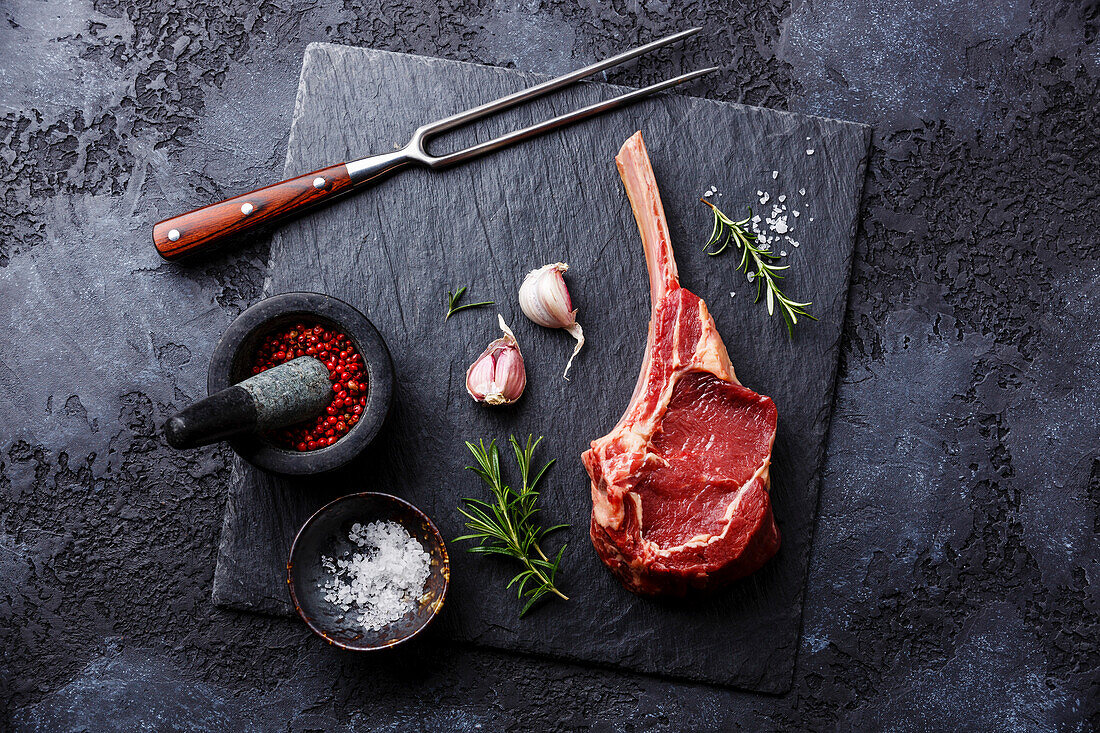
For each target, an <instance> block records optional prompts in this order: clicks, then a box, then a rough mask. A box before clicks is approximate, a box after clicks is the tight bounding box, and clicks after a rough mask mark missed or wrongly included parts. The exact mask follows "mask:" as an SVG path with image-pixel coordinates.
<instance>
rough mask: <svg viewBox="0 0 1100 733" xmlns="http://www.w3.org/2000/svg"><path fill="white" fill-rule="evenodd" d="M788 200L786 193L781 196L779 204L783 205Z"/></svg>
mask: <svg viewBox="0 0 1100 733" xmlns="http://www.w3.org/2000/svg"><path fill="white" fill-rule="evenodd" d="M786 200H787V194H785V193H782V194H779V203H783V202H784V201H786Z"/></svg>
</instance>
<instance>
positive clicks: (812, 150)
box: [806, 148, 814, 155]
mask: <svg viewBox="0 0 1100 733" xmlns="http://www.w3.org/2000/svg"><path fill="white" fill-rule="evenodd" d="M813 154H814V149H813V148H806V155H813Z"/></svg>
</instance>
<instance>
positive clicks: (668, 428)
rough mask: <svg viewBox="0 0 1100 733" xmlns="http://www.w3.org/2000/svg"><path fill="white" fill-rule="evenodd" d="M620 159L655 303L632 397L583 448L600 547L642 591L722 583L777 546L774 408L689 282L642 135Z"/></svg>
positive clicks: (655, 592) (662, 591) (623, 577)
mask: <svg viewBox="0 0 1100 733" xmlns="http://www.w3.org/2000/svg"><path fill="white" fill-rule="evenodd" d="M615 163H616V164H617V165H618V167H619V174H620V175H621V176H622V179H623V184H624V185H625V186H626V193H627V196H629V197H630V205H631V206H632V207H633V209H634V219H635V220H636V221H637V222H638V229H639V231H640V232H641V234H642V245H643V246H644V247H645V258H646V264H647V266H648V268H649V291H650V296H651V297H652V300H653V310H652V312H651V315H650V321H649V339H648V341H647V342H646V350H645V360H644V361H643V362H642V373H641V374H640V375H639V376H638V384H637V386H636V387H635V388H634V396H633V397H631V398H630V404H629V405H628V406H627V408H626V412H625V413H623V416H622V419H620V420H619V423H618V425H616V426H615V427H614V428H613V429H612V430H611V432H610V433H608V434H607V435H605V436H604V437H602V438H600V439H598V440H594V441H592V447H591V449H590V450H588V451H586V452H585V453H584V455H583V456H582V460H583V461H584V465H585V468H587V469H588V475H589V476H591V477H592V543H593V544H594V545H595V546H596V552H597V553H599V555H600V558H602V559H603V561H604V563H606V564H607V566H608V567H609V568H611V570H612V572H614V573H615V575H617V576H618V577H619V579H620V580H621V581H622V583H623V585H625V586H626V587H627V588H628V589H629V590H631V591H633V592H635V593H640V594H644V595H683V594H685V593H686V592H687V591H688V589H689V588H696V589H700V590H713V589H715V588H717V587H719V586H721V585H723V584H726V583H729V582H730V581H732V580H735V579H737V578H741V577H744V576H746V575H748V574H750V573H752V572H753V571H755V570H757V569H758V568H759V567H760V566H761V565H763V564H764V563H765V562H767V560H768V559H769V558H770V557H771V556H772V555H774V554H775V552H776V550H778V549H779V530H778V528H777V527H776V526H775V520H774V519H773V518H772V508H771V502H770V501H769V499H768V466H769V463H770V461H771V451H772V443H773V442H774V441H775V426H776V420H777V413H776V410H775V404H774V403H773V402H772V401H771V398H769V397H764V396H762V395H758V394H756V393H755V392H753V391H752V390H751V389H747V388H745V387H743V386H741V383H740V382H738V381H737V377H736V375H735V374H734V372H733V366H732V365H731V364H730V359H729V355H728V354H727V353H726V346H725V344H723V343H722V337H721V336H719V335H718V331H717V330H716V329H715V327H714V320H713V319H712V318H711V317H710V313H709V312H708V311H707V306H706V303H704V302H703V301H702V300H701V299H700V298H699V297H698V296H697V295H695V294H694V293H691V292H689V291H687V290H685V289H684V288H682V287H680V281H679V278H678V276H677V274H676V261H675V260H674V259H673V255H672V245H671V243H670V242H669V239H668V225H667V223H666V221H665V211H664V207H663V206H662V205H661V196H660V193H659V192H658V191H657V181H656V180H655V179H654V177H653V168H652V167H651V166H650V164H649V155H648V153H646V149H645V143H643V142H642V134H641V133H640V132H639V133H635V134H634V136H633V137H631V138H630V139H629V140H627V141H626V143H624V144H623V147H622V149H621V150H620V151H619V154H618V156H616V158H615Z"/></svg>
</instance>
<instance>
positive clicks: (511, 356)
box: [466, 313, 527, 405]
mask: <svg viewBox="0 0 1100 733" xmlns="http://www.w3.org/2000/svg"><path fill="white" fill-rule="evenodd" d="M497 320H498V321H499V322H500V330H501V331H504V335H503V336H502V337H500V338H498V339H497V340H496V341H494V342H493V343H491V344H489V346H488V347H487V348H486V349H485V351H483V352H481V356H479V357H478V358H477V359H475V360H474V363H473V364H471V365H470V368H469V369H467V370H466V391H467V392H469V393H470V396H471V397H473V398H474V399H475V400H477V401H478V402H484V403H486V404H489V405H509V404H511V403H513V402H515V401H516V400H518V399H519V398H520V397H521V396H523V390H524V388H526V387H527V370H526V369H525V368H524V366H523V354H521V353H520V350H519V344H518V343H517V342H516V336H515V334H514V333H512V329H510V328H508V326H507V324H505V323H504V317H503V316H502V315H500V314H499V313H498V314H497Z"/></svg>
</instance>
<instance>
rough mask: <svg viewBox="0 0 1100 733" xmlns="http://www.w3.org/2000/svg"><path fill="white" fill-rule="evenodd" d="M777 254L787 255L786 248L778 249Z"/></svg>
mask: <svg viewBox="0 0 1100 733" xmlns="http://www.w3.org/2000/svg"><path fill="white" fill-rule="evenodd" d="M779 256H780V257H786V256H787V250H785V249H781V250H779Z"/></svg>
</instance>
